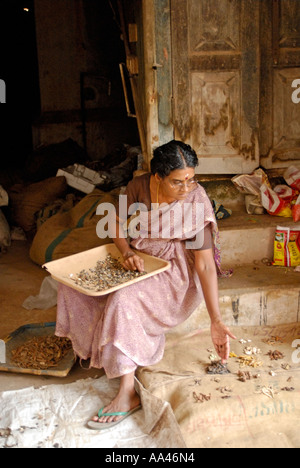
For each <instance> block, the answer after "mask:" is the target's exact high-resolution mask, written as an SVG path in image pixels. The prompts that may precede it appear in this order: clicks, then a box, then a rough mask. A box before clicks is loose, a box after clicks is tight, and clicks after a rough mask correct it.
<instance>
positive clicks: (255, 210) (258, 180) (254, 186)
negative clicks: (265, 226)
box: [231, 169, 271, 214]
mask: <svg viewBox="0 0 300 468" xmlns="http://www.w3.org/2000/svg"><path fill="white" fill-rule="evenodd" d="M231 180H232V183H233V184H234V185H235V187H236V188H237V189H238V190H239V192H241V193H243V194H244V195H246V197H245V204H246V210H247V213H248V214H264V208H263V205H262V202H261V192H260V188H261V186H262V185H263V184H265V185H266V186H268V187H270V188H271V186H270V183H269V180H268V176H267V174H266V173H265V172H264V171H263V170H262V169H256V170H255V171H254V172H253V173H252V174H243V175H238V176H235V177H233V179H231Z"/></svg>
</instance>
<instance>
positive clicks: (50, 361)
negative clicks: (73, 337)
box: [11, 336, 72, 370]
mask: <svg viewBox="0 0 300 468" xmlns="http://www.w3.org/2000/svg"><path fill="white" fill-rule="evenodd" d="M70 349H72V343H71V341H70V340H69V339H68V338H61V337H58V336H39V337H34V338H32V339H30V340H28V341H26V342H25V343H24V344H22V345H21V346H19V347H18V348H16V349H13V350H12V352H11V354H12V357H11V360H12V362H14V363H15V364H16V365H17V366H18V367H21V368H23V369H39V370H46V369H49V368H50V367H56V366H57V365H58V363H59V362H60V361H61V360H62V358H63V357H64V356H65V355H66V354H67V353H68V351H69V350H70Z"/></svg>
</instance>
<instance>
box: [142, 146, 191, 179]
mask: <svg viewBox="0 0 300 468" xmlns="http://www.w3.org/2000/svg"><path fill="white" fill-rule="evenodd" d="M198 163H199V161H198V156H197V154H196V152H195V151H194V150H193V149H192V148H191V147H190V146H189V145H186V144H185V143H183V142H182V141H177V140H172V141H170V142H169V143H166V144H165V145H162V146H159V147H158V148H156V149H155V150H154V152H153V159H152V160H151V173H152V174H153V175H155V174H158V175H159V176H160V177H162V178H165V177H167V176H168V175H170V174H171V172H172V171H175V170H176V169H185V168H186V167H193V168H194V167H196V166H198Z"/></svg>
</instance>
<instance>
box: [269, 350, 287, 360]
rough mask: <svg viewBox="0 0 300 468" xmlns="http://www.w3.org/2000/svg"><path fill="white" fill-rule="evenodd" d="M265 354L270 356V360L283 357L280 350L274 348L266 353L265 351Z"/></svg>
mask: <svg viewBox="0 0 300 468" xmlns="http://www.w3.org/2000/svg"><path fill="white" fill-rule="evenodd" d="M267 356H269V357H270V359H271V361H278V360H279V359H283V358H284V354H282V353H281V352H280V351H278V350H277V349H275V351H272V350H270V351H269V352H268V353H267Z"/></svg>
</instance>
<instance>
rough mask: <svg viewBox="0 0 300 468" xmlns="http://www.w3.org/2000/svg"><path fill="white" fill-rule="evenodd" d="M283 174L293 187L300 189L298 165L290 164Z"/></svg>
mask: <svg viewBox="0 0 300 468" xmlns="http://www.w3.org/2000/svg"><path fill="white" fill-rule="evenodd" d="M283 176H284V178H285V181H286V183H287V184H288V185H289V186H290V187H292V189H294V190H298V191H300V169H298V168H297V167H296V166H290V167H289V168H288V169H287V170H286V171H285V173H284V175H283Z"/></svg>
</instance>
